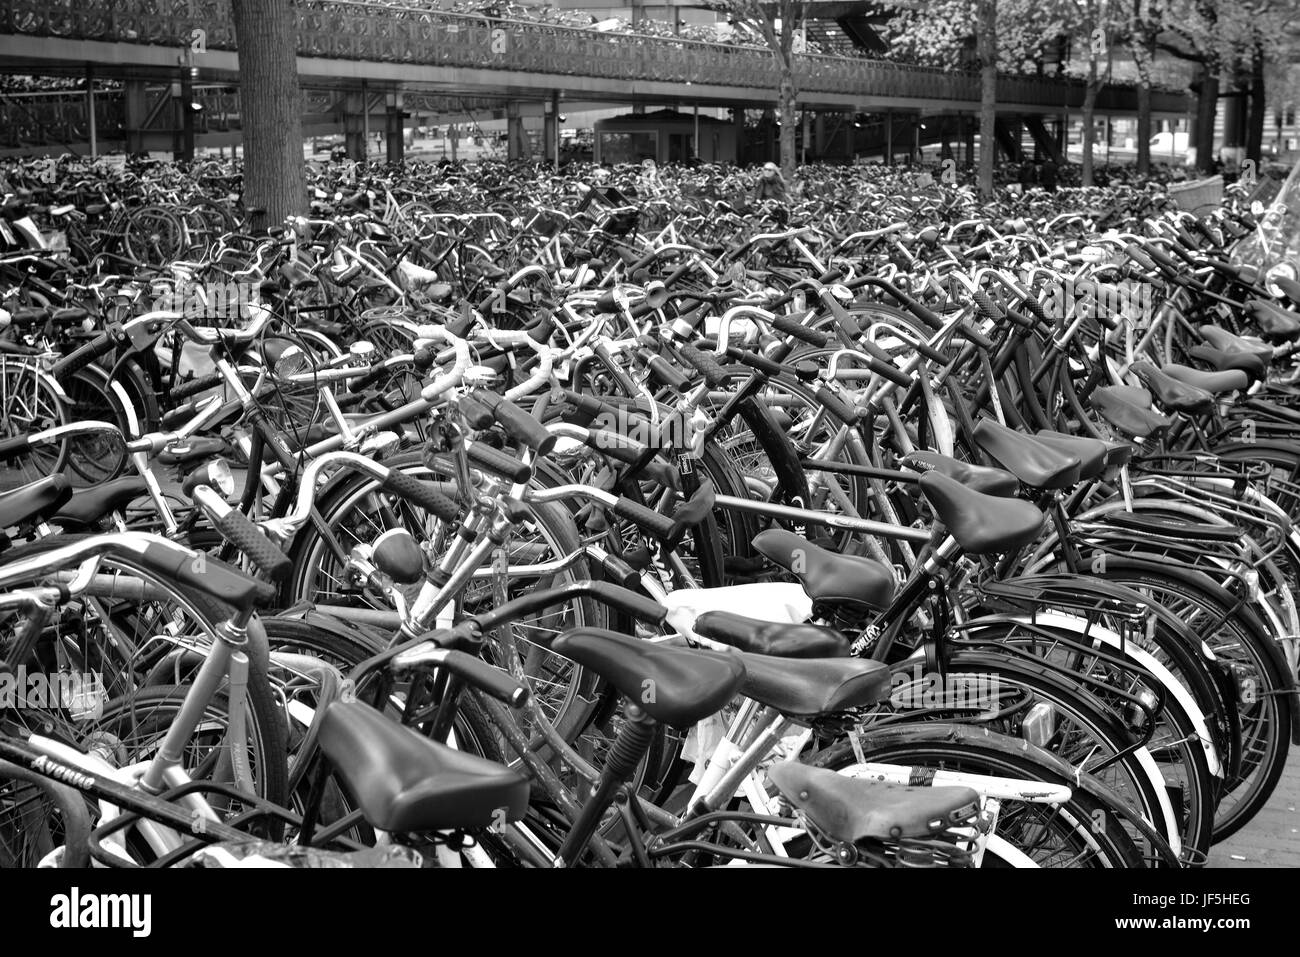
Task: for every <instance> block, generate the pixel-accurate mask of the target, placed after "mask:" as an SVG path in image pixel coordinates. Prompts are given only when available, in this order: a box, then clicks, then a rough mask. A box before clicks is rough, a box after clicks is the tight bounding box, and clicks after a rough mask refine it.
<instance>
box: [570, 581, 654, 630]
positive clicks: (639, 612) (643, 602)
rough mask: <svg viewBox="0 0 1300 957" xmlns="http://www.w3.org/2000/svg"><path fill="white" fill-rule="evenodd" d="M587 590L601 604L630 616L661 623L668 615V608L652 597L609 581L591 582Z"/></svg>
mask: <svg viewBox="0 0 1300 957" xmlns="http://www.w3.org/2000/svg"><path fill="white" fill-rule="evenodd" d="M588 591H589V593H590V595H591V597H592V598H593V599H595V600H596V601H598V602H600V603H601V604H602V605H608V606H609V607H610V608H616V609H618V610H619V611H621V612H623V614H625V615H627V616H629V617H631V618H639V619H640V620H642V621H649V622H654V623H662V622H663V621H664V619H665V618H667V616H668V609H666V608H665V607H664V606H663V605H661V604H659V602H657V601H655V600H654V599H652V598H647V597H646V596H644V595H642V594H639V593H637V592H634V591H630V590H629V589H627V588H622V587H620V586H618V585H611V584H610V583H609V582H592V583H591V584H590V585H589V586H588Z"/></svg>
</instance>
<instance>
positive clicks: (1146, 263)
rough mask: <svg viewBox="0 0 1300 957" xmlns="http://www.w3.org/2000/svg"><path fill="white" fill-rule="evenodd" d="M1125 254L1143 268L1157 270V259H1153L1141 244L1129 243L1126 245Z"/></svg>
mask: <svg viewBox="0 0 1300 957" xmlns="http://www.w3.org/2000/svg"><path fill="white" fill-rule="evenodd" d="M1124 254H1125V255H1126V256H1128V258H1129V259H1131V260H1133V261H1134V262H1135V263H1137V264H1138V265H1139V266H1141V267H1142V268H1143V269H1148V270H1151V271H1152V272H1154V271H1156V268H1157V267H1156V264H1155V260H1153V259H1152V258H1151V257H1150V256H1148V255H1147V252H1146V250H1145V249H1143V248H1142V247H1141V246H1139V245H1138V244H1137V243H1129V244H1128V245H1127V246H1125V247H1124Z"/></svg>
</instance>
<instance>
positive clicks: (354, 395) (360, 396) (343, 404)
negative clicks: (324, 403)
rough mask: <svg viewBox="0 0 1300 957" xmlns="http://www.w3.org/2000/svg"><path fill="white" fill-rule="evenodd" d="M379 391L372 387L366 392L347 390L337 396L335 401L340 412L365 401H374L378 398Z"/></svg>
mask: <svg viewBox="0 0 1300 957" xmlns="http://www.w3.org/2000/svg"><path fill="white" fill-rule="evenodd" d="M378 396H379V393H378V392H376V391H375V390H373V389H371V390H368V391H365V392H345V393H343V394H342V395H340V396H336V397H335V399H334V403H335V404H336V405H337V406H338V407H339V411H340V412H346V411H347V410H348V409H353V408H356V407H357V406H359V405H361V404H362V403H363V402H373V401H374V400H375V399H376V398H378Z"/></svg>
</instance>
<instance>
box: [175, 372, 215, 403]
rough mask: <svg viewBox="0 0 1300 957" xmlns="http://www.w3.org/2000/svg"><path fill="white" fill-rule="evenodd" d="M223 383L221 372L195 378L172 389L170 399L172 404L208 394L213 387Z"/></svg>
mask: <svg viewBox="0 0 1300 957" xmlns="http://www.w3.org/2000/svg"><path fill="white" fill-rule="evenodd" d="M221 382H222V379H221V373H220V372H213V373H211V374H210V375H201V376H195V377H194V378H193V379H187V380H186V381H184V382H182V383H181V384H180V385H178V386H176V387H175V388H174V389H172V391H171V395H170V396H169V398H170V399H171V401H172V402H181V401H183V400H185V399H188V398H189V397H190V396H192V395H197V394H198V393H200V392H206V391H208V389H211V388H212V387H213V386H217V385H220V384H221Z"/></svg>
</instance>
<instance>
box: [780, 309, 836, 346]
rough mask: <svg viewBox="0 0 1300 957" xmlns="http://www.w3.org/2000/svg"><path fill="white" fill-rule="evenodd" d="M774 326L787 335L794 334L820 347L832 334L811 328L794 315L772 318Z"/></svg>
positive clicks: (809, 343)
mask: <svg viewBox="0 0 1300 957" xmlns="http://www.w3.org/2000/svg"><path fill="white" fill-rule="evenodd" d="M772 328H773V329H776V330H777V331H778V332H782V333H784V334H785V335H787V336H793V337H794V338H796V339H799V340H801V341H803V342H806V343H808V345H810V346H816V347H817V348H818V349H821V348H823V347H824V346H825V345H826V343H827V342H829V341H830V336H828V335H826V333H824V332H819V331H818V330H816V329H809V328H808V327H807V326H805V325H804V324H803V323H802V322H800V321H799V320H798V319H795V318H794V317H792V316H777V317H776V318H775V319H773V320H772Z"/></svg>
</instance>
